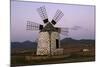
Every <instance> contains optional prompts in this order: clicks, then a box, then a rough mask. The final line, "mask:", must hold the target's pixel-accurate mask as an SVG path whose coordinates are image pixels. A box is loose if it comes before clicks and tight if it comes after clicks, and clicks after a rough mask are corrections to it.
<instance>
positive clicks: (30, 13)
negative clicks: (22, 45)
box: [11, 1, 95, 42]
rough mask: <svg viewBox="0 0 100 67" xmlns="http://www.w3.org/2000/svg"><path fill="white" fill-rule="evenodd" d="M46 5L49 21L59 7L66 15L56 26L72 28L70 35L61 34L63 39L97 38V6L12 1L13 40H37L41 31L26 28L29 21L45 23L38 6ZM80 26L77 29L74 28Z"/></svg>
mask: <svg viewBox="0 0 100 67" xmlns="http://www.w3.org/2000/svg"><path fill="white" fill-rule="evenodd" d="M41 6H45V7H46V11H47V14H48V19H49V21H51V20H52V18H53V16H54V14H55V13H56V11H57V9H60V10H61V11H62V12H63V14H64V16H63V17H62V18H61V20H59V21H58V22H57V24H56V25H55V27H64V28H66V27H67V28H71V29H69V33H68V36H63V35H60V37H61V39H63V38H66V37H71V38H73V39H78V40H79V39H95V6H93V5H74V4H57V3H41V2H24V1H11V41H13V42H15V41H17V42H23V41H26V40H30V41H36V40H37V39H38V36H39V31H28V30H26V24H27V21H32V22H35V23H39V24H43V21H42V19H41V17H40V16H39V14H38V12H37V8H39V7H41ZM75 27H78V29H76V30H72V28H75Z"/></svg>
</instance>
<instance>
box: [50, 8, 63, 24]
mask: <svg viewBox="0 0 100 67" xmlns="http://www.w3.org/2000/svg"><path fill="white" fill-rule="evenodd" d="M63 16H64V14H63V13H62V11H61V10H57V11H56V14H55V16H54V17H53V19H52V21H51V23H52V24H54V25H55V24H56V22H58V21H59V20H60V19H61V18H62V17H63Z"/></svg>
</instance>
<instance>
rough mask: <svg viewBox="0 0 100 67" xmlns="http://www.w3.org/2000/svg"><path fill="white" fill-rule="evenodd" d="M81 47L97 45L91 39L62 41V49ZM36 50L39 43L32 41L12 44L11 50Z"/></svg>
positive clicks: (67, 39) (65, 39)
mask: <svg viewBox="0 0 100 67" xmlns="http://www.w3.org/2000/svg"><path fill="white" fill-rule="evenodd" d="M68 45H69V46H79V45H95V40H91V39H81V40H76V39H72V38H64V39H62V40H61V47H66V46H68ZM17 48H18V49H36V48H37V43H36V42H31V41H24V42H11V49H17Z"/></svg>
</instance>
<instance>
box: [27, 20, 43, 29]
mask: <svg viewBox="0 0 100 67" xmlns="http://www.w3.org/2000/svg"><path fill="white" fill-rule="evenodd" d="M42 29H43V25H41V24H38V23H35V22H31V21H27V28H26V30H35V31H36V30H42Z"/></svg>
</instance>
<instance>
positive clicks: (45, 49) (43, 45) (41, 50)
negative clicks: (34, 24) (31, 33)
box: [37, 32, 63, 55]
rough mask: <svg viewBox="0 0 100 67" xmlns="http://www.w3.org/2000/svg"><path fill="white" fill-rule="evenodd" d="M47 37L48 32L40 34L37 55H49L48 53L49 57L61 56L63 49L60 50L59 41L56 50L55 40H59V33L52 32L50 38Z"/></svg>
mask: <svg viewBox="0 0 100 67" xmlns="http://www.w3.org/2000/svg"><path fill="white" fill-rule="evenodd" d="M49 36H50V35H49V33H48V32H40V35H39V39H38V46H37V55H50V52H51V55H57V54H58V55H61V54H63V49H61V48H60V41H59V48H56V39H58V40H59V39H60V36H59V33H58V32H52V33H51V37H49ZM50 40H51V41H50ZM50 42H51V44H50ZM50 49H51V50H50Z"/></svg>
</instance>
